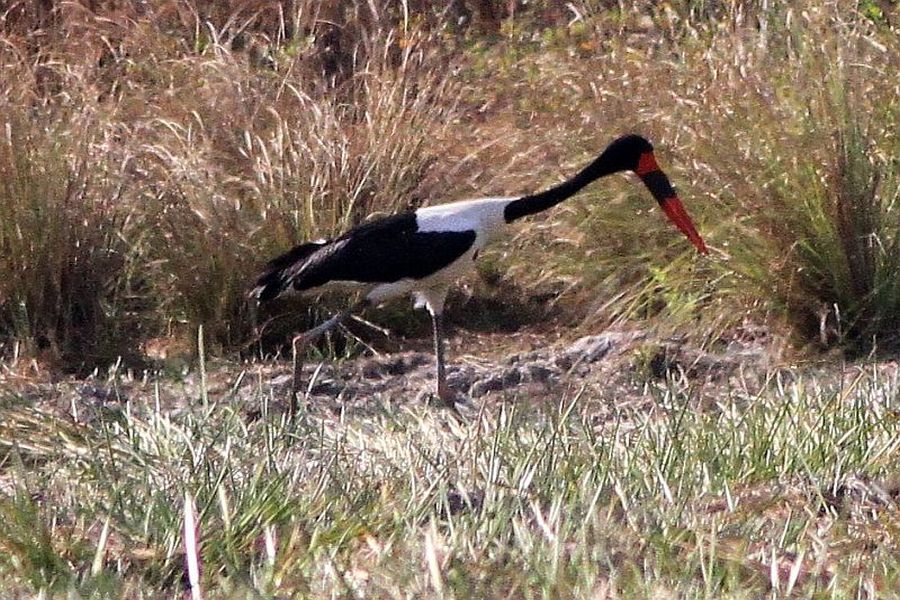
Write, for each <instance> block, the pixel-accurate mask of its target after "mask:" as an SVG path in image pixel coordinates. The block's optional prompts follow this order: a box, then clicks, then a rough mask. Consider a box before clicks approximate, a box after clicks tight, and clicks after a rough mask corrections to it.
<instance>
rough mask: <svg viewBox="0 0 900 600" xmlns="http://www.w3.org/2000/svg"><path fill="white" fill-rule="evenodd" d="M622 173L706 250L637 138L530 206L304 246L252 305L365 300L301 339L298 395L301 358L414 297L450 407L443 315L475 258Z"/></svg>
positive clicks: (271, 266) (488, 204)
mask: <svg viewBox="0 0 900 600" xmlns="http://www.w3.org/2000/svg"><path fill="white" fill-rule="evenodd" d="M623 171H632V172H634V173H635V174H636V175H637V176H638V177H639V178H640V179H641V181H643V182H644V185H645V186H646V187H647V189H648V190H649V191H650V193H651V194H652V195H653V197H654V198H655V199H656V201H657V202H659V205H660V207H661V208H662V210H663V211H664V212H665V214H666V215H667V216H668V217H669V219H670V220H671V221H672V222H673V223H674V224H675V225H676V226H677V227H678V228H679V229H680V230H681V231H682V233H684V235H685V236H687V238H688V239H689V240H690V241H691V242H692V243H693V244H694V246H695V247H696V248H697V250H699V251H700V252H701V253H703V254H706V253H707V249H706V244H704V242H703V239H702V238H701V237H700V235H699V234H698V233H697V230H696V228H695V227H694V224H693V223H692V222H691V219H690V217H689V216H688V214H687V212H685V210H684V206H683V205H682V204H681V200H679V198H678V196H677V195H676V193H675V190H674V189H673V187H672V184H671V183H670V182H669V178H668V177H667V176H666V174H665V173H663V171H662V170H661V169H660V168H659V166H658V165H657V163H656V158H655V156H654V154H653V146H652V145H651V144H650V142H648V141H647V140H646V139H645V138H643V137H641V136H639V135H634V134H631V135H625V136H622V137H620V138H618V139H616V140H615V141H613V142H612V143H611V144H610V145H609V146H607V148H606V149H605V150H604V151H603V153H602V154H600V156H599V157H597V158H596V159H595V160H594V161H593V162H592V163H591V164H589V165H588V166H586V167H585V168H584V169H582V170H581V171H579V172H578V173H577V174H576V175H575V176H574V177H572V178H571V179H568V180H566V181H564V182H562V183H560V184H559V185H556V186H554V187H552V188H550V189H548V190H545V191H543V192H539V193H536V194H531V195H527V196H519V197H509V198H480V199H477V200H463V201H460V202H451V203H449V204H441V205H438V206H428V207H425V208H420V209H418V210H415V211H412V212H406V213H402V214H397V215H393V216H389V217H386V218H381V219H377V220H373V221H371V222H368V223H364V224H362V225H360V226H358V227H356V228H354V229H351V230H350V231H348V232H347V233H345V234H343V235H341V236H340V237H337V238H335V239H332V240H321V241H316V242H309V243H305V244H300V245H299V246H296V247H295V248H292V249H291V250H289V251H288V252H286V253H285V254H283V255H281V256H279V257H277V258H275V259H273V260H271V261H270V262H269V263H268V265H267V269H266V271H265V272H264V273H263V274H262V275H261V276H260V277H259V279H258V280H257V281H256V287H255V288H254V289H253V291H252V292H251V296H253V297H256V298H258V300H259V302H268V301H270V300H272V299H274V298H277V297H278V296H281V295H282V294H285V293H288V292H299V293H302V294H314V293H318V292H320V291H323V290H325V289H326V288H330V287H341V288H347V287H350V288H354V289H358V290H359V289H361V290H362V297H361V298H362V299H361V300H360V301H359V302H357V303H356V304H355V305H353V306H351V307H350V308H348V309H346V310H343V311H341V312H339V313H337V314H335V315H334V316H332V317H331V318H330V319H328V320H327V321H325V322H323V323H322V324H320V325H319V326H317V327H314V328H313V329H310V330H309V331H306V332H304V333H302V334H299V335H298V336H296V337H295V338H294V343H293V349H294V392H295V393H296V391H297V388H298V385H297V384H298V380H297V377H298V376H299V368H298V366H297V356H298V353H299V352H300V351H302V348H303V347H304V346H305V345H306V344H308V343H310V342H311V341H313V340H315V339H316V338H318V337H319V336H320V335H322V334H323V333H325V332H326V331H328V330H330V329H333V328H334V327H336V326H338V325H339V324H341V323H342V322H343V321H344V320H345V319H346V318H347V317H349V316H350V315H351V314H352V313H353V312H355V311H357V310H359V309H361V308H363V307H365V306H368V305H379V304H381V303H383V302H386V301H388V300H391V299H393V298H397V297H400V296H405V295H406V294H412V295H414V297H415V299H416V308H419V307H422V306H424V307H425V308H426V309H428V312H429V313H431V318H432V324H433V329H434V351H435V356H436V361H437V395H438V397H439V398H440V399H441V400H443V401H444V402H447V403H450V402H451V401H452V396H453V393H452V392H451V390H450V389H449V388H448V387H447V383H446V378H445V376H444V333H443V324H442V317H441V315H442V313H443V309H444V300H445V299H446V297H447V292H448V290H449V287H450V285H451V284H452V283H453V282H454V281H455V280H456V279H457V278H459V277H460V276H461V275H462V274H464V273H465V272H466V271H468V270H469V269H471V268H472V266H473V262H474V260H475V259H476V258H477V257H478V252H479V250H481V249H482V248H484V247H485V245H487V244H488V243H489V242H491V241H493V240H494V239H496V238H497V236H498V235H499V234H500V233H502V232H503V230H504V229H505V228H506V226H507V225H508V224H509V223H512V222H513V221H516V220H518V219H521V218H522V217H526V216H528V215H533V214H535V213H538V212H541V211H543V210H547V209H548V208H550V207H552V206H555V205H556V204H559V203H560V202H562V201H563V200H565V199H567V198H569V197H571V196H573V195H574V194H576V193H577V192H578V191H579V190H581V189H582V188H583V187H585V186H586V185H587V184H589V183H591V182H592V181H595V180H596V179H599V178H601V177H605V176H607V175H611V174H613V173H619V172H623Z"/></svg>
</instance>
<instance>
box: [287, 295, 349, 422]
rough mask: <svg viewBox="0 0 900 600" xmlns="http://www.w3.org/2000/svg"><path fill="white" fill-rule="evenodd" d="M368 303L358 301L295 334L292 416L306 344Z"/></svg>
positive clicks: (293, 344) (292, 343) (294, 410)
mask: <svg viewBox="0 0 900 600" xmlns="http://www.w3.org/2000/svg"><path fill="white" fill-rule="evenodd" d="M366 304H367V302H366V300H362V301H360V302H357V303H356V304H354V305H353V306H351V307H350V308H348V309H346V310H342V311H341V312H339V313H337V314H336V315H334V316H333V317H331V318H330V319H328V320H327V321H325V322H324V323H320V324H319V325H317V326H315V327H313V328H312V329H310V330H308V331H304V332H303V333H301V334H298V335H296V336H294V339H293V340H292V342H291V348H292V351H293V377H292V380H291V406H290V414H291V415H292V416H293V415H294V414H296V412H297V394H298V393H299V392H300V375H301V372H302V370H303V358H302V356H303V351H304V350H305V349H306V346H307V345H308V344H310V343H312V342H314V341H316V340H317V339H319V337H320V336H321V335H322V334H324V333H325V332H327V331H331V330H332V329H334V328H335V327H337V326H338V325H340V324H341V323H343V322H344V321H345V320H346V319H347V317H349V316H350V315H351V314H353V313H354V312H355V311H357V310H359V309H360V308H362V307H364V306H365V305H366Z"/></svg>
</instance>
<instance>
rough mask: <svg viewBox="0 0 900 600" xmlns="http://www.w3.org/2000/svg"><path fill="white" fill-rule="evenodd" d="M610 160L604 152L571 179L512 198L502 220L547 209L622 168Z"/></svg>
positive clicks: (510, 220)
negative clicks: (614, 165)
mask: <svg viewBox="0 0 900 600" xmlns="http://www.w3.org/2000/svg"><path fill="white" fill-rule="evenodd" d="M611 162H612V161H610V160H609V156H608V155H607V153H605V152H604V153H603V154H601V155H600V156H599V157H598V158H597V159H596V160H594V162H592V163H591V164H589V165H588V166H586V167H585V168H583V169H582V170H581V171H579V172H578V173H577V174H576V175H575V176H574V177H572V178H571V179H567V180H566V181H563V182H562V183H560V184H559V185H556V186H553V187H552V188H550V189H549V190H545V191H543V192H538V193H537V194H531V195H529V196H523V197H521V198H518V199H516V200H513V201H512V202H510V203H509V204H507V205H506V208H505V209H504V210H503V218H504V220H505V221H506V222H507V223H512V222H513V221H515V220H516V219H521V218H522V217H527V216H528V215H533V214H535V213H539V212H541V211H542V210H547V209H548V208H550V207H552V206H556V205H557V204H559V203H560V202H562V201H563V200H565V199H566V198H571V197H572V196H574V195H575V194H577V193H578V192H579V191H581V189H582V188H583V187H584V186H586V185H587V184H589V183H591V182H592V181H595V180H597V179H599V178H601V177H605V176H606V175H610V174H612V173H615V172H618V171H621V170H622V169H621V168H615V167H613V166H611V164H610V163H611Z"/></svg>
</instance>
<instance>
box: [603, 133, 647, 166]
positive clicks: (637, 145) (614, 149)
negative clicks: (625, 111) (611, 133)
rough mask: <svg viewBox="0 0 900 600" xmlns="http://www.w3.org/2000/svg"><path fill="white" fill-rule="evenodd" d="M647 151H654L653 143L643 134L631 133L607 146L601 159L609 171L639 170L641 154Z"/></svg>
mask: <svg viewBox="0 0 900 600" xmlns="http://www.w3.org/2000/svg"><path fill="white" fill-rule="evenodd" d="M647 152H650V153H652V152H653V144H651V143H650V142H648V141H647V138H645V137H643V136H640V135H637V134H636V133H629V134H627V135H623V136H622V137H620V138H618V139H616V140H614V141H613V142H612V143H611V144H610V145H609V146H607V147H606V150H604V151H603V154H602V155H601V156H600V160H601V161H602V164H603V165H604V167H605V168H606V169H607V170H608V172H609V173H619V172H621V171H637V169H638V164H639V163H640V161H641V156H643V155H644V154H645V153H647Z"/></svg>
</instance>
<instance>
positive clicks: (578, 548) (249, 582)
mask: <svg viewBox="0 0 900 600" xmlns="http://www.w3.org/2000/svg"><path fill="white" fill-rule="evenodd" d="M782 375H783V376H773V377H772V378H771V379H770V382H769V383H768V384H767V385H766V386H764V388H763V389H762V391H758V392H750V391H747V390H746V389H738V388H733V389H728V390H724V389H723V390H722V392H721V394H720V395H719V397H718V400H717V401H716V402H709V401H703V402H701V401H700V399H699V397H698V396H696V395H695V394H694V392H692V391H689V390H688V389H686V388H684V389H683V388H682V387H681V386H680V385H679V384H678V383H677V382H669V384H668V385H667V386H660V387H659V388H658V389H656V390H655V391H653V392H652V394H653V402H652V403H650V404H651V408H649V409H648V408H646V406H647V403H644V408H642V409H640V410H637V409H634V408H630V409H629V408H623V407H624V406H626V404H625V403H624V402H623V404H622V406H623V407H619V408H615V409H614V410H612V412H611V413H607V414H610V415H611V416H610V417H609V418H607V419H604V420H602V421H601V420H599V419H598V417H596V415H597V414H599V413H598V411H597V410H596V407H595V406H594V407H592V404H593V402H592V399H591V398H587V397H585V396H584V395H579V394H578V393H577V392H573V393H572V394H571V395H566V396H564V397H561V398H558V399H557V400H556V401H550V402H546V401H541V402H535V401H534V399H527V398H521V399H519V401H517V402H514V403H507V404H502V403H489V404H486V405H484V407H483V408H482V410H481V412H480V414H478V415H477V416H473V417H471V418H470V419H467V420H465V421H457V420H455V419H454V418H452V417H451V416H450V415H449V414H448V413H445V412H441V411H438V410H434V409H429V408H427V407H424V406H418V405H409V406H406V407H405V408H401V407H394V408H393V409H388V408H386V407H371V408H372V410H371V411H370V412H369V414H368V415H365V416H364V415H360V414H349V413H345V414H343V415H337V416H335V413H333V412H328V411H324V410H323V411H322V414H321V415H320V414H317V413H315V412H311V413H307V414H303V415H300V416H299V417H298V418H297V420H296V421H295V422H293V423H290V422H287V421H285V420H284V419H283V418H282V417H280V416H279V415H278V414H276V413H275V412H274V411H269V410H268V407H269V406H270V405H272V404H273V403H272V399H271V398H269V397H267V396H266V394H264V393H263V392H262V391H259V392H257V393H256V396H255V398H254V401H258V403H259V407H261V408H262V409H263V411H262V415H261V417H260V418H258V419H256V420H249V419H248V418H247V417H246V416H244V414H243V411H241V410H237V409H236V408H235V407H236V406H237V405H238V404H239V403H238V402H237V400H236V396H235V395H233V394H228V393H225V394H221V395H218V396H217V395H216V394H214V393H210V392H209V390H205V389H203V390H201V392H200V394H199V396H198V397H196V398H185V399H184V400H185V405H186V406H187V407H188V408H186V409H184V410H180V411H174V412H166V411H163V410H160V409H159V408H158V404H156V402H155V400H156V399H155V398H154V396H153V395H152V394H148V396H147V397H143V398H137V397H134V398H132V400H131V402H130V403H128V404H125V405H123V406H122V408H121V409H115V410H109V409H104V410H95V409H92V408H90V406H88V405H86V403H83V401H79V404H77V405H74V407H73V415H72V416H57V417H53V416H51V414H48V412H47V411H46V410H42V408H41V407H35V406H33V405H32V403H31V401H27V400H26V399H25V398H23V397H19V396H16V395H6V396H5V397H4V398H3V400H2V402H3V404H2V409H0V411H2V412H0V415H2V418H0V444H2V455H3V462H2V471H0V484H2V491H0V586H2V587H3V589H6V590H19V591H20V592H22V593H29V592H33V591H36V590H47V591H50V592H51V593H57V594H64V593H67V592H76V593H77V595H79V596H84V597H88V596H101V595H102V596H107V597H108V596H113V597H119V596H123V597H156V596H157V595H158V594H160V593H162V594H167V595H171V594H175V593H177V591H178V590H179V589H181V588H182V585H183V584H182V581H183V579H182V572H183V569H184V557H183V552H184V551H183V544H182V539H181V536H182V533H181V532H182V525H183V517H184V511H183V498H184V496H185V493H186V492H188V493H190V494H191V495H192V497H194V498H195V499H196V506H197V511H198V518H199V534H200V553H201V561H202V565H201V569H202V575H201V581H202V587H203V589H204V591H205V592H206V593H207V595H209V596H213V597H215V596H218V597H225V596H229V595H230V594H233V593H240V594H248V595H249V596H250V597H256V596H259V597H274V596H276V595H277V596H279V597H284V595H292V594H296V595H302V596H304V597H322V598H325V597H334V595H335V594H337V595H340V596H344V595H346V596H350V597H352V596H354V595H359V596H363V595H365V596H367V597H410V595H412V596H414V597H437V596H440V595H441V594H443V595H444V597H479V598H493V597H497V598H500V597H503V598H508V597H513V598H516V597H522V598H527V597H554V598H567V597H591V598H603V597H612V596H617V597H618V596H625V597H659V594H664V593H671V594H674V595H677V596H679V597H682V596H683V597H747V598H749V597H760V594H763V593H770V592H771V591H772V590H773V589H777V590H778V591H780V592H786V591H788V590H791V589H793V590H794V591H796V592H797V593H799V594H800V596H801V597H839V598H840V597H857V595H859V594H861V595H863V596H869V597H871V596H873V595H875V594H877V595H878V597H888V596H889V595H890V593H892V592H891V590H895V589H900V588H898V585H900V560H898V554H897V539H898V537H897V536H898V532H900V518H898V512H897V507H896V496H895V495H894V490H893V488H892V484H891V480H892V478H893V476H894V475H895V473H896V457H897V448H898V445H900V417H898V412H897V407H896V406H895V402H896V400H895V399H896V397H897V391H898V383H900V381H898V378H897V376H896V375H890V376H886V375H884V368H881V369H878V368H876V367H875V366H874V365H873V366H871V367H870V368H863V369H860V370H854V371H852V372H849V373H845V374H844V376H843V377H841V378H836V377H830V376H829V377H825V376H823V377H825V378H823V379H821V380H819V379H817V378H816V377H812V376H811V377H810V378H804V377H803V376H801V375H800V374H798V373H786V374H782ZM826 379H827V380H829V381H833V380H835V379H841V380H842V383H824V382H825V381H826ZM252 380H253V377H252V375H251V374H249V373H248V374H247V375H246V376H245V377H244V378H243V382H242V381H235V388H237V387H239V386H241V385H253V386H257V387H259V389H260V390H262V389H263V386H262V385H260V384H258V383H252V384H251V383H249V382H250V381H252ZM624 400H626V399H624V398H623V401H624ZM631 406H634V403H631Z"/></svg>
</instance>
